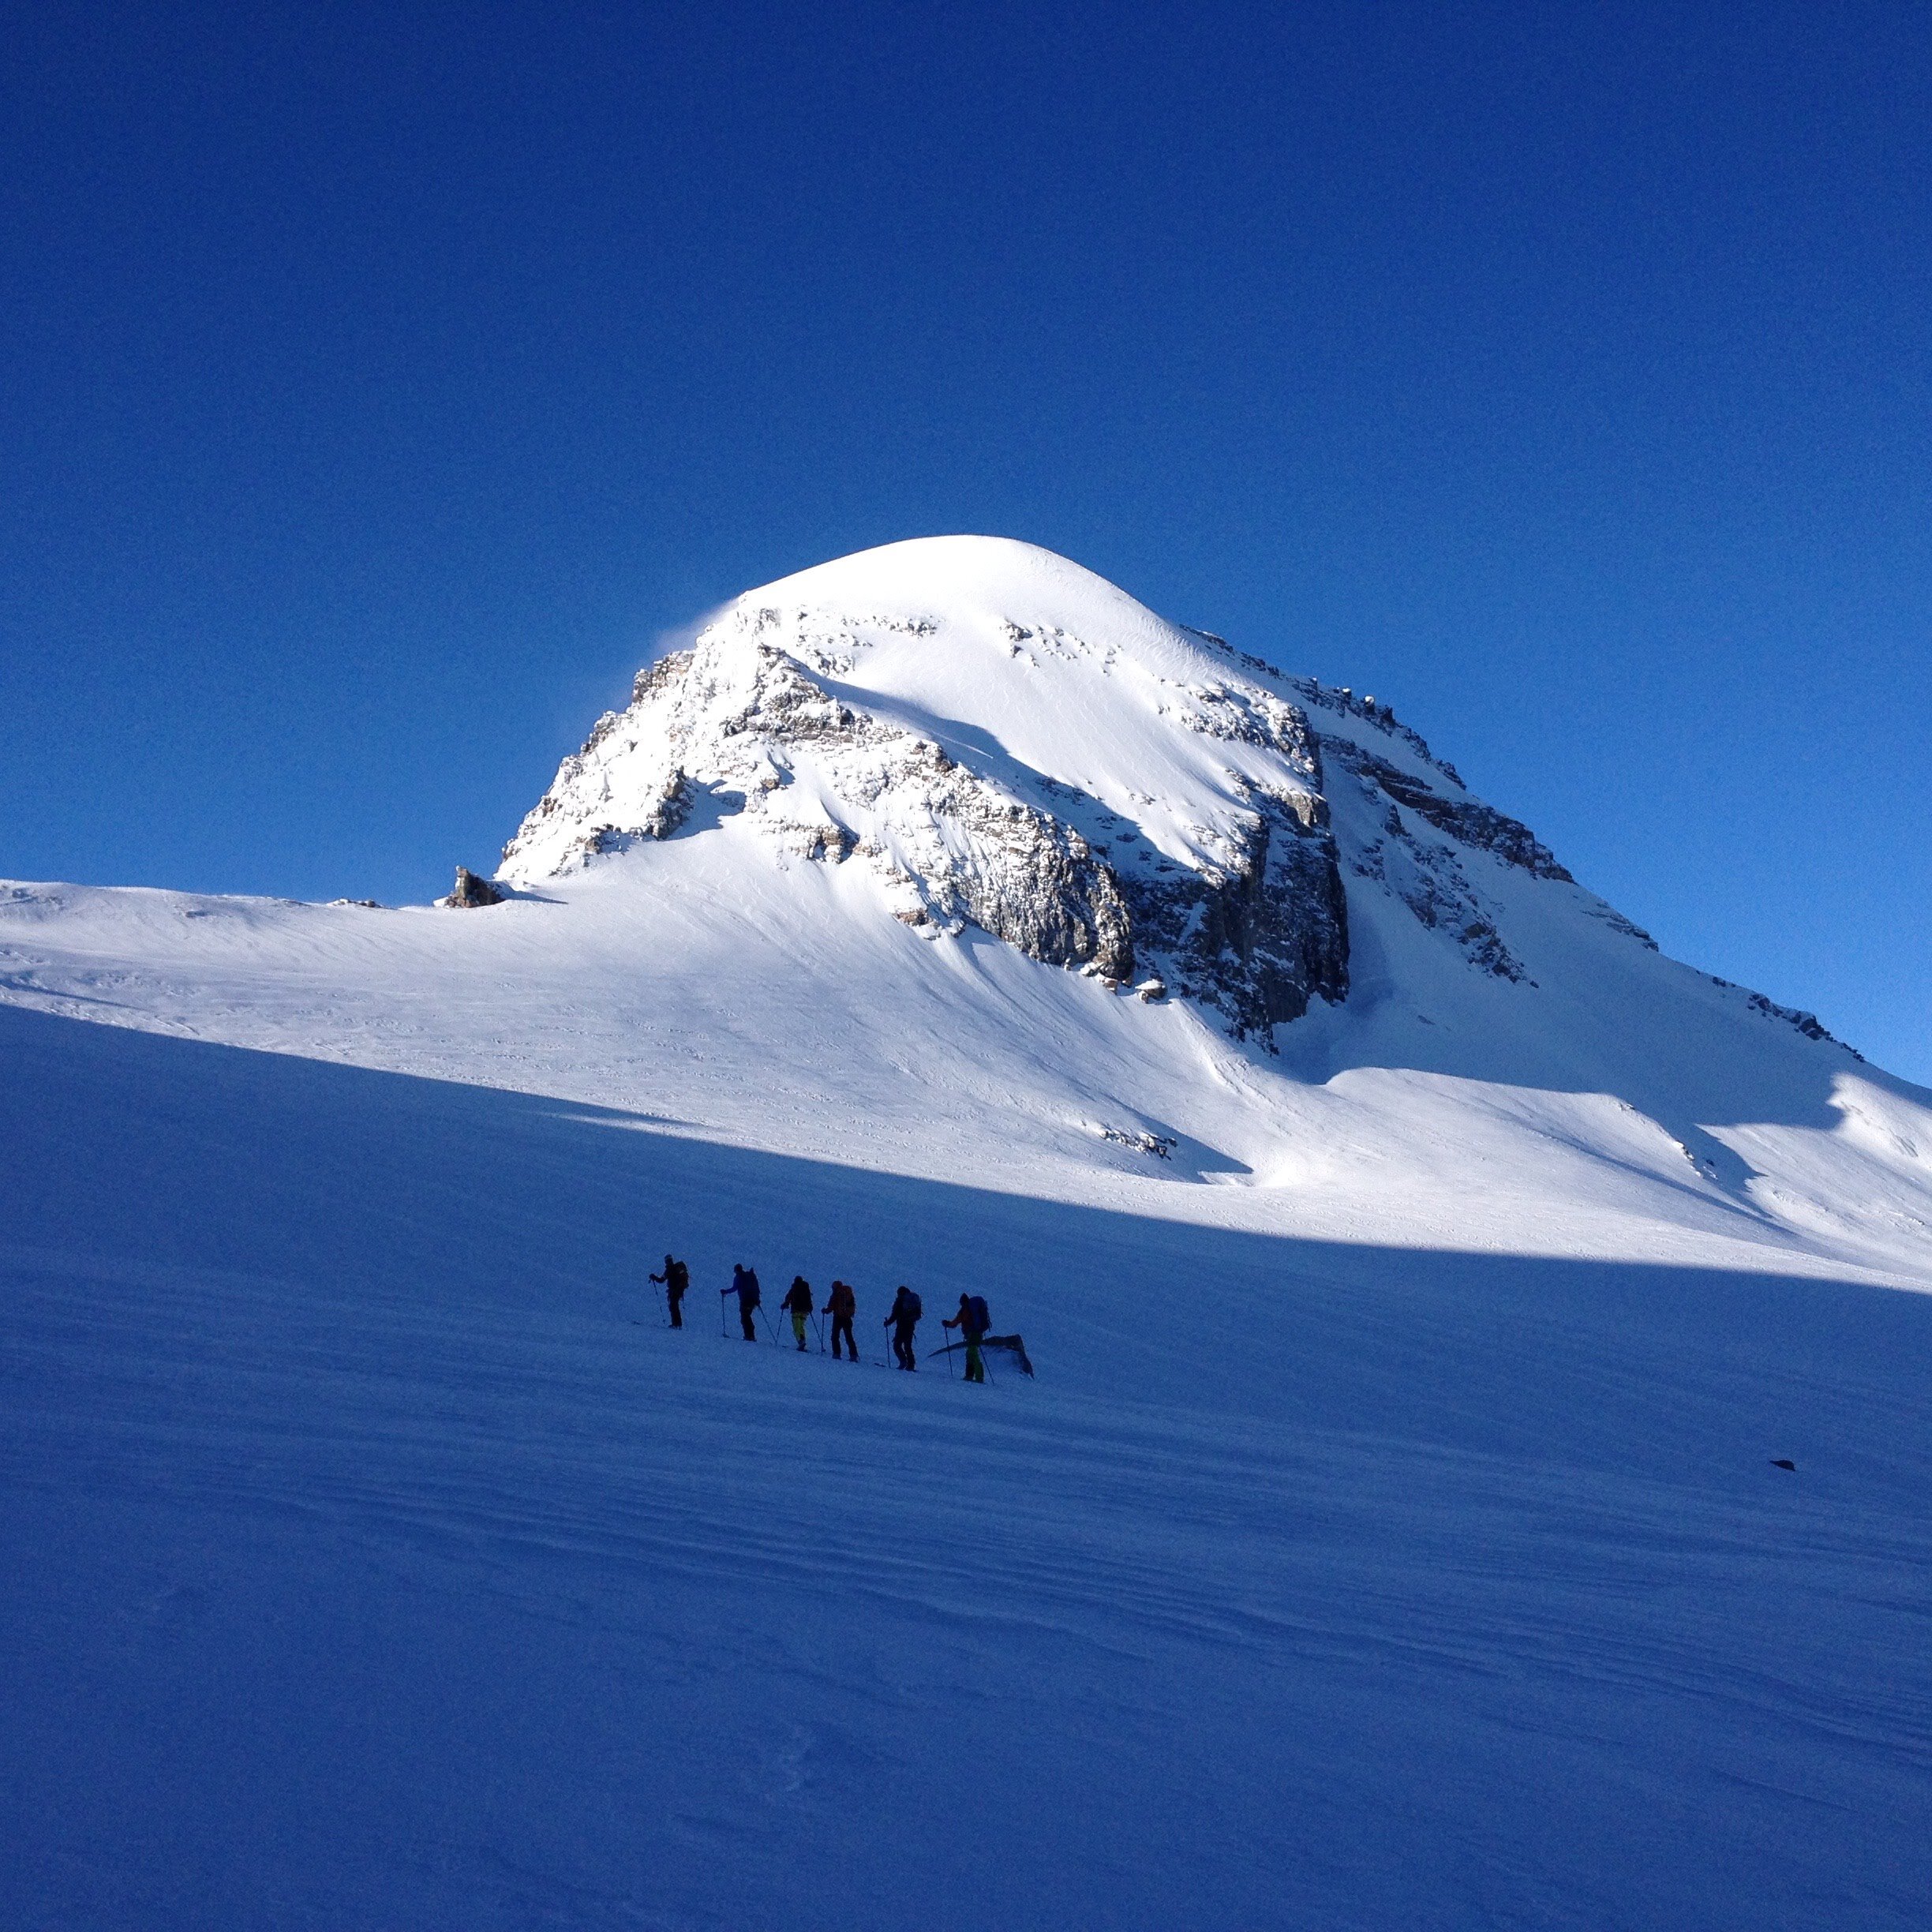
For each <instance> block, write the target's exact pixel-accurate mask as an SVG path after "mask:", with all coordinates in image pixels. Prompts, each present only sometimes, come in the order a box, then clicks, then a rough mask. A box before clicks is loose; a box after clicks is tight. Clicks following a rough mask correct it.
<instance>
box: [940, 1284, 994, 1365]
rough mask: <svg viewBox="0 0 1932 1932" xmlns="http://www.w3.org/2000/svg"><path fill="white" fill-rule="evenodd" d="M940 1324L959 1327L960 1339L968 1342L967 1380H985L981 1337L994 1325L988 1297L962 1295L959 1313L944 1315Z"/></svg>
mask: <svg viewBox="0 0 1932 1932" xmlns="http://www.w3.org/2000/svg"><path fill="white" fill-rule="evenodd" d="M940 1326H941V1327H945V1328H957V1329H958V1331H960V1340H961V1341H962V1342H964V1343H965V1344H966V1380H968V1382H983V1381H984V1380H986V1364H985V1363H984V1362H983V1361H981V1360H980V1358H979V1338H980V1337H981V1336H982V1335H984V1334H985V1333H986V1331H987V1330H988V1329H989V1328H990V1327H992V1326H993V1318H992V1316H990V1315H989V1314H988V1313H987V1305H986V1297H985V1296H984V1295H968V1294H963V1295H961V1296H960V1300H959V1312H958V1314H957V1315H953V1316H945V1317H943V1318H942V1321H941V1324H940Z"/></svg>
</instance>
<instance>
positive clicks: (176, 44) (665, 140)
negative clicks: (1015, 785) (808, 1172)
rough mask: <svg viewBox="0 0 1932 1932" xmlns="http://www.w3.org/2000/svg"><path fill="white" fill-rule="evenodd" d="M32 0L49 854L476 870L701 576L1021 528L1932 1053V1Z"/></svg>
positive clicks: (29, 629) (1684, 935) (35, 689)
mask: <svg viewBox="0 0 1932 1932" xmlns="http://www.w3.org/2000/svg"><path fill="white" fill-rule="evenodd" d="M0 25H3V26H4V29H5V34H6V45H7V48H8V57H7V60H6V63H5V66H4V69H3V70H0V207H3V208H4V221H3V222H0V249H3V250H4V254H3V256H0V350H3V351H4V365H3V366H0V516H3V518H4V522H3V524H0V531H3V536H0V545H3V548H0V563H3V564H4V568H3V569H0V873H6V874H11V875H13V876H16V877H24V878H69V879H78V880H85V881H95V882H114V883H141V884H155V885H171V886H185V887H193V888H200V889H213V890H222V891H238V892H267V893H288V894H291V895H296V896H301V897H331V896H335V895H337V894H347V895H352V896H357V897H361V896H365V895H366V896H373V897H380V898H385V899H402V898H416V899H421V898H425V897H429V895H430V894H431V893H433V892H435V891H438V890H440V889H444V887H445V886H447V880H448V876H449V874H450V871H451V867H452V866H453V865H454V864H455V863H456V862H457V861H458V860H459V859H460V860H462V861H464V862H466V863H470V864H471V865H474V866H477V867H479V868H485V869H487V868H488V867H490V866H491V865H492V864H493V863H494V859H495V855H496V851H497V849H498V848H499V847H500V844H501V843H502V841H504V838H506V837H507V836H508V834H509V833H510V832H511V830H512V829H514V827H515V824H516V822H517V820H518V819H519V817H520V816H521V814H522V812H523V811H525V810H526V808H527V807H528V806H529V805H530V804H531V803H533V802H534V800H535V799H536V798H537V796H538V794H539V793H540V792H541V790H542V788H543V787H544V785H545V783H546V782H547V781H548V780H549V777H550V774H551V772H552V769H553V768H554V766H555V764H556V760H557V758H559V756H560V754H562V753H563V752H564V751H567V750H570V749H571V748H573V747H575V744H576V743H578V741H579V740H580V739H581V738H582V736H583V734H584V732H585V731H586V728H587V727H588V726H589V725H590V722H591V721H592V719H593V717H594V716H595V715H596V713H597V711H598V710H601V709H602V708H603V707H604V706H605V705H607V704H609V703H612V702H618V701H619V700H620V698H621V696H622V694H623V690H624V687H625V683H626V679H627V673H628V672H629V671H630V669H631V668H632V667H633V666H634V665H635V664H636V663H637V662H638V661H641V660H642V658H643V657H646V656H648V655H649V654H650V652H651V650H652V649H653V645H654V641H655V640H656V639H657V637H658V636H659V635H661V633H662V632H663V631H665V630H667V629H668V628H669V627H672V626H675V625H676V624H679V623H683V622H684V621H685V620H688V619H689V618H691V616H694V615H695V614H696V613H697V612H699V611H700V610H702V609H704V608H707V607H709V606H710V605H713V604H715V603H717V602H718V601H721V600H722V599H723V598H725V597H728V596H730V595H732V593H736V591H738V590H743V589H745V588H747V587H748V586H751V585H753V584H756V583H758V582H763V581H765V580H766V579H768V578H772V577H774V576H777V575H781V573H783V572H785V571H791V570H793V569H796V568H799V567H802V566H803V565H805V564H810V563H813V562H815V561H818V560H821V559H822V558H825V557H828V556H836V555H838V554H841V553H842V552H846V551H850V550H855V549H862V548H864V547H866V546H867V545H872V544H876V543H882V542H886V541H890V540H892V539H893V538H896V537H906V536H912V535H919V534H929V533H934V532H943V531H953V530H972V531H990V532H995V533H998V534H1005V535H1011V536H1017V537H1026V538H1028V539H1031V540H1032V541H1037V542H1040V543H1043V544H1047V545H1050V546H1051V547H1052V548H1054V549H1058V550H1061V551H1064V552H1066V553H1067V554H1069V556H1074V557H1076V558H1078V559H1079V560H1080V561H1081V562H1083V563H1085V564H1089V565H1091V567H1094V568H1095V569H1096V570H1099V571H1102V572H1103V574H1105V575H1107V576H1110V577H1111V578H1114V580H1115V581H1117V582H1120V583H1121V584H1122V585H1124V586H1126V587H1127V588H1128V589H1129V590H1132V591H1133V592H1134V593H1136V595H1138V596H1140V597H1143V598H1144V599H1145V600H1146V601H1148V602H1149V603H1151V605H1154V606H1155V608H1157V609H1159V610H1161V611H1163V612H1166V613H1167V614H1169V615H1170V616H1175V617H1178V618H1181V619H1183V620H1186V621H1188V622H1190V623H1196V624H1200V625H1203V626H1205V627H1207V628H1210V629H1212V630H1215V631H1222V632H1223V633H1225V634H1226V635H1228V636H1230V638H1234V640H1236V641H1237V642H1239V643H1240V644H1241V645H1242V646H1245V647H1248V648H1250V649H1254V650H1260V651H1262V652H1264V653H1267V654H1269V655H1271V656H1272V657H1275V658H1276V659H1277V660H1278V661H1280V662H1281V663H1282V664H1283V665H1286V666H1287V667H1288V668H1290V669H1293V670H1296V671H1299V672H1309V673H1312V674H1314V675H1316V676H1320V677H1322V678H1324V679H1325V680H1329V681H1331V682H1333V683H1350V684H1353V685H1354V686H1355V687H1357V689H1358V690H1369V691H1373V692H1375V693H1376V695H1378V696H1380V697H1382V698H1387V700H1389V701H1390V702H1392V703H1394V704H1395V706H1396V707H1397V710H1398V713H1400V714H1401V715H1402V716H1403V717H1406V718H1408V719H1410V721H1413V722H1414V723H1415V724H1416V725H1417V726H1418V727H1420V728H1421V729H1422V730H1423V731H1424V732H1425V733H1426V734H1427V735H1428V736H1429V737H1430V739H1432V741H1433V742H1434V743H1436V746H1437V747H1438V748H1439V749H1440V751H1443V753H1444V754H1447V756H1448V757H1450V758H1452V759H1454V760H1455V762H1456V763H1457V764H1458V766H1460V767H1461V768H1462V771H1463V773H1464V774H1465V776H1466V777H1468V778H1469V780H1470V782H1471V783H1472V784H1474V785H1475V786H1476V788H1477V789H1478V790H1479V791H1480V792H1482V793H1484V794H1485V796H1488V798H1490V799H1492V801H1493V802H1495V803H1497V804H1499V805H1500V806H1502V807H1504V808H1505V809H1507V810H1509V811H1513V812H1515V813H1517V814H1519V815H1521V816H1522V817H1523V818H1526V819H1527V820H1528V821H1529V822H1530V824H1532V825H1533V826H1534V827H1535V828H1536V829H1537V832H1538V833H1540V834H1541V836H1543V837H1544V838H1545V839H1546V840H1548V842H1549V843H1550V844H1552V845H1553V846H1554V847H1555V848H1556V851H1557V852H1558V854H1559V856H1561V857H1562V858H1563V859H1564V860H1565V861H1566V862H1567V863H1568V864H1569V865H1570V866H1571V867H1572V868H1573V869H1574V871H1575V872H1576V873H1577V874H1578V876H1579V877H1580V878H1582V879H1583V880H1584V881H1585V882H1586V883H1588V884H1589V885H1590V886H1593V887H1594V888H1596V889H1598V890H1599V891H1601V892H1602V893H1604V894H1605V896H1606V897H1608V898H1609V899H1611V900H1612V901H1613V902H1615V903H1616V904H1618V905H1619V906H1620V907H1622V908H1623V909H1624V910H1625V911H1626V912H1628V913H1629V914H1631V916H1633V917H1634V918H1635V919H1638V920H1639V921H1641V922H1642V923H1643V924H1645V925H1646V926H1648V927H1650V928H1651V929H1652V930H1653V931H1655V932H1656V934H1657V936H1658V938H1660V939H1661V941H1662V942H1663V943H1664V946H1665V947H1666V949H1668V950H1669V951H1672V952H1673V953H1677V954H1679V956H1681V957H1685V958H1687V959H1690V960H1693V961H1694V962H1696V963H1697V964H1700V965H1703V966H1705V967H1708V968H1710V969H1712V970H1713V971H1715V972H1720V973H1722V974H1724V975H1726V976H1727V977H1728V978H1732V979H1739V980H1741V981H1744V982H1746V983H1749V984H1751V985H1753V986H1755V987H1760V988H1762V989H1763V990H1765V991H1766V992H1769V993H1770V994H1773V996H1774V997H1775V998H1778V999H1780V1000H1784V1001H1787V1002H1792V1003H1794V1004H1797V1005H1804V1006H1807V1007H1812V1008H1814V1009H1816V1010H1817V1011H1818V1013H1820V1014H1821V1016H1822V1017H1823V1018H1824V1019H1825V1021H1826V1023H1827V1024H1829V1025H1830V1026H1832V1027H1833V1028H1834V1029H1836V1030H1838V1031H1840V1032H1843V1033H1844V1035H1847V1036H1848V1038H1850V1039H1852V1041H1853V1042H1854V1043H1856V1044H1858V1045H1859V1046H1861V1047H1863V1048H1864V1049H1865V1050H1867V1051H1868V1052H1870V1053H1871V1054H1874V1056H1875V1057H1876V1058H1878V1059H1880V1060H1881V1061H1883V1062H1884V1063H1885V1064H1889V1065H1892V1066H1893V1067H1894V1068H1895V1069H1897V1070H1899V1071H1900V1072H1903V1073H1909V1074H1911V1075H1912V1076H1915V1077H1916V1078H1918V1079H1920V1080H1932V1020H1929V1019H1928V994H1929V993H1932V972H1929V970H1928V966H1927V960H1928V957H1932V912H1929V911H1928V895H1929V893H1932V856H1929V853H1928V829H1929V814H1928V809H1927V796H1928V788H1929V781H1932V754H1929V751H1928V747H1932V514H1929V512H1932V438H1929V437H1928V430H1929V429H1932V133H1929V130H1932V9H1927V8H1926V7H1924V6H1919V5H1899V6H1832V5H1829V4H1825V3H1821V0H1811V3H1810V4H1805V5H1792V6H1780V5H1777V4H1771V3H1767V4H1762V5H1758V4H1754V5H1750V6H1739V5H1737V4H1735V0H1733V3H1732V4H1726V5H1722V6H1699V5H1696V4H1677V5H1670V6H1655V7H1633V6H1604V7H1590V8H1578V7H1535V6H1526V5H1514V6H1499V7H1493V8H1492V7H1485V6H1481V5H1473V6H1413V7H1411V6H1402V5H1378V6H1345V5H1335V6H1326V7H1323V8H1297V7H1269V8H1253V9H1249V8H1242V7H1233V6H1230V7H1215V6H1199V7H1182V6H1165V7H1159V8H1155V7H1146V8H1142V7H1136V6H1121V5H1112V6H1093V7H1080V6H1059V7H1041V8H1037V9H1003V8H1001V7H999V6H991V5H979V6H949V7H945V8H939V7H933V6H879V7H876V8H874V7H864V6H837V5H826V4H818V5H815V6H811V7H798V6H787V7H782V8H777V7H775V8H771V9H762V8H756V7H734V6H728V5H720V4H708V5H706V6H690V7H676V6H652V7H648V8H645V7H636V6H620V7H611V8H608V9H606V8H601V7H593V6H543V7H538V6H530V7H527V8H524V7H504V8H494V9H492V8H489V7H487V6H463V7H446V8H436V9H428V8H417V7H413V6H407V5H391V6H384V7H376V6H368V7H331V6H322V5H312V6H289V7H275V6H268V7H263V8H254V9H240V8H235V7H232V6H228V7H222V8H219V9H214V8H211V9H206V10H205V11H204V10H202V9H197V8H195V7H193V6H163V7H155V6H130V7H128V8H125V9H114V8H112V7H107V6H89V7H86V8H84V9H83V8H66V7H62V6H58V5H29V6H7V7H6V9H5V10H4V14H3V16H0Z"/></svg>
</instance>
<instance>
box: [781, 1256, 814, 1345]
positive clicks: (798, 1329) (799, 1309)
mask: <svg viewBox="0 0 1932 1932" xmlns="http://www.w3.org/2000/svg"><path fill="white" fill-rule="evenodd" d="M778 1305H779V1306H780V1307H781V1309H784V1311H785V1312H786V1313H787V1314H788V1315H789V1316H791V1317H792V1334H793V1335H795V1336H796V1338H797V1340H798V1345H799V1353H800V1354H803V1353H804V1350H805V1323H806V1319H807V1316H810V1315H811V1312H812V1298H811V1282H808V1281H807V1279H805V1277H804V1276H803V1275H793V1276H792V1286H790V1287H789V1288H788V1289H787V1290H785V1298H784V1300H783V1301H781V1302H780V1303H779V1304H778Z"/></svg>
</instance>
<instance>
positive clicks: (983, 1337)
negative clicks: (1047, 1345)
mask: <svg viewBox="0 0 1932 1932" xmlns="http://www.w3.org/2000/svg"><path fill="white" fill-rule="evenodd" d="M651 1279H652V1280H653V1281H654V1282H661V1283H662V1284H663V1286H664V1290H665V1300H666V1301H668V1302H669V1303H670V1305H671V1326H672V1327H673V1328H682V1327H683V1326H684V1297H685V1295H686V1294H687V1293H688V1292H689V1290H690V1288H691V1270H690V1269H689V1268H688V1267H686V1266H685V1265H684V1264H683V1262H682V1261H680V1260H677V1259H676V1256H672V1255H666V1256H665V1264H664V1272H663V1273H662V1274H661V1275H652V1277H651ZM718 1294H719V1295H720V1297H725V1296H730V1295H736V1297H738V1324H739V1328H740V1329H741V1330H742V1331H743V1335H744V1339H746V1340H747V1342H755V1341H756V1340H757V1339H758V1309H759V1306H760V1304H761V1301H762V1291H761V1290H760V1289H759V1287H758V1271H756V1270H755V1269H754V1268H748V1267H746V1266H745V1265H744V1264H743V1262H742V1261H739V1262H736V1263H734V1264H732V1284H731V1286H729V1287H728V1288H721V1289H720V1290H718ZM722 1306H723V1304H722V1300H721V1302H720V1309H721V1311H722ZM778 1306H779V1309H781V1312H784V1313H785V1314H787V1315H789V1316H791V1317H792V1339H793V1340H794V1341H795V1342H797V1344H798V1346H799V1350H800V1351H801V1352H803V1350H804V1348H805V1346H806V1344H805V1336H806V1325H807V1323H808V1322H809V1321H810V1320H811V1316H812V1312H813V1309H812V1289H811V1282H808V1281H807V1280H806V1279H805V1277H804V1276H803V1275H793V1276H792V1286H790V1287H789V1288H788V1289H787V1290H785V1294H784V1300H783V1301H781V1302H780V1303H779V1304H778ZM825 1312H826V1313H827V1314H828V1315H829V1316H831V1317H832V1353H833V1356H834V1357H837V1356H838V1355H839V1354H840V1353H841V1343H842V1344H843V1345H844V1353H845V1354H846V1355H847V1356H848V1357H849V1358H850V1359H851V1360H852V1361H857V1360H858V1359H859V1344H858V1342H856V1341H855V1340H854V1339H853V1338H852V1317H853V1316H855V1315H856V1314H857V1313H858V1312H859V1299H858V1297H857V1296H856V1294H854V1293H853V1291H852V1286H851V1284H850V1283H849V1282H842V1281H835V1282H833V1284H832V1291H831V1293H830V1294H829V1295H827V1296H826V1303H825ZM925 1313H926V1306H925V1304H924V1303H923V1301H920V1299H919V1296H918V1294H916V1293H915V1291H914V1290H912V1289H910V1288H908V1287H907V1286H905V1284H904V1282H900V1286H899V1291H898V1293H897V1294H895V1295H894V1296H893V1305H892V1307H891V1309H890V1310H889V1312H888V1313H887V1315H886V1319H885V1320H884V1321H883V1322H882V1324H880V1326H881V1327H886V1328H889V1329H890V1330H891V1331H893V1332H892V1350H893V1360H894V1361H897V1364H898V1365H899V1366H900V1368H909V1369H916V1368H918V1367H919V1357H918V1354H917V1353H916V1351H915V1349H914V1346H913V1336H914V1334H915V1331H916V1330H917V1329H918V1327H919V1323H920V1321H921V1320H923V1317H924V1316H925ZM940 1325H941V1326H942V1327H945V1328H957V1330H958V1331H959V1334H960V1344H963V1345H964V1348H965V1350H966V1380H968V1382H983V1381H984V1380H986V1362H985V1360H984V1358H983V1356H982V1354H981V1353H980V1350H981V1346H982V1344H983V1343H984V1342H987V1340H988V1336H987V1331H988V1329H990V1327H992V1325H993V1324H992V1318H991V1317H990V1316H989V1315H988V1314H987V1305H986V1297H985V1296H983V1295H975V1294H962V1295H961V1296H960V1299H959V1312H958V1313H957V1315H952V1316H942V1317H941V1319H940ZM992 1340H993V1341H994V1342H996V1343H997V1345H998V1346H1002V1347H1005V1348H1009V1349H1010V1350H1012V1351H1013V1354H1015V1355H1016V1356H1017V1357H1018V1359H1019V1362H1020V1367H1021V1368H1023V1369H1024V1371H1025V1372H1026V1373H1027V1374H1028V1375H1031V1374H1032V1372H1033V1365H1032V1363H1031V1362H1030V1361H1028V1360H1027V1356H1026V1350H1025V1349H1024V1346H1021V1344H1020V1338H1019V1337H1018V1336H1017V1335H1003V1336H998V1337H994V1338H992ZM949 1346H953V1345H949Z"/></svg>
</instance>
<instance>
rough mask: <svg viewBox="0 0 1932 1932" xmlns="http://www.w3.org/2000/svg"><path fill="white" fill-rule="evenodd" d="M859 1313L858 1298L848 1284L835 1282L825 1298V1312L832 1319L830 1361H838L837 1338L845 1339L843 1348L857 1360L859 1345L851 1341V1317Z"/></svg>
mask: <svg viewBox="0 0 1932 1932" xmlns="http://www.w3.org/2000/svg"><path fill="white" fill-rule="evenodd" d="M858 1312H859V1297H857V1296H856V1295H855V1294H853V1293H852V1285H851V1283H850V1282H842V1281H835V1282H833V1284H832V1292H831V1294H829V1295H828V1296H827V1297H826V1313H827V1314H829V1316H831V1317H832V1359H833V1361H837V1360H838V1352H839V1337H840V1336H841V1335H843V1336H844V1338H845V1346H846V1347H848V1349H850V1350H852V1360H853V1361H857V1360H858V1359H859V1344H858V1343H857V1342H855V1341H854V1340H853V1339H852V1317H853V1316H855V1315H856V1314H857V1313H858Z"/></svg>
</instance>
